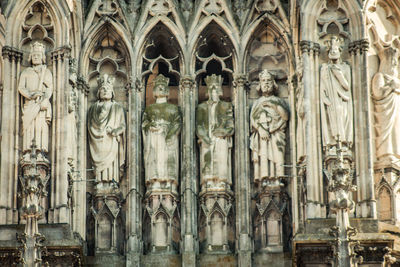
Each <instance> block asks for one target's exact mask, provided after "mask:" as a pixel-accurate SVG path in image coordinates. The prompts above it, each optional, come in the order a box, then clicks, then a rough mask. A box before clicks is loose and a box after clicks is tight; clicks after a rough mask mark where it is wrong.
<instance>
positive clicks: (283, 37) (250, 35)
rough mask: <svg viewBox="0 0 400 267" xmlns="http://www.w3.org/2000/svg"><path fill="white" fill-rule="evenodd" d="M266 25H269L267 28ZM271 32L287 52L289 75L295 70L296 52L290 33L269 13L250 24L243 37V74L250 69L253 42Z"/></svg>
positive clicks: (241, 56) (241, 55)
mask: <svg viewBox="0 0 400 267" xmlns="http://www.w3.org/2000/svg"><path fill="white" fill-rule="evenodd" d="M265 25H268V26H267V27H266V26H265ZM266 31H270V32H271V33H272V34H274V35H275V36H276V37H278V38H279V40H280V41H281V43H282V48H283V50H284V51H285V52H286V64H287V66H288V67H289V72H288V73H287V74H288V75H289V74H290V72H291V70H293V69H294V64H295V62H294V51H293V46H292V45H291V39H290V37H289V35H288V32H287V31H286V30H285V28H284V26H283V25H282V24H281V23H279V21H277V20H276V18H275V17H273V16H271V15H269V14H268V13H265V14H263V15H262V16H260V17H259V18H257V20H255V21H253V22H252V23H250V24H249V25H248V26H247V27H246V28H245V29H244V30H243V33H244V34H243V36H242V39H241V45H240V46H241V47H242V50H241V53H240V58H241V59H242V60H241V61H242V62H244V64H242V67H243V70H242V72H248V69H249V66H248V64H249V56H250V53H249V52H250V51H249V50H250V48H251V45H252V42H253V41H254V40H255V39H256V38H257V37H258V36H260V35H261V34H262V33H263V32H266Z"/></svg>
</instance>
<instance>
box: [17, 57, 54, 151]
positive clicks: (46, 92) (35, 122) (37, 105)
mask: <svg viewBox="0 0 400 267" xmlns="http://www.w3.org/2000/svg"><path fill="white" fill-rule="evenodd" d="M18 91H19V93H20V94H21V95H22V96H23V99H22V103H23V105H22V151H23V152H25V151H29V150H30V149H31V145H32V140H33V139H35V144H36V147H37V149H38V150H40V151H43V152H46V153H47V152H48V151H49V128H50V127H49V124H50V122H51V117H52V113H51V104H50V97H51V95H52V94H53V75H52V74H51V72H50V70H49V69H47V67H46V65H39V66H35V67H29V68H26V69H25V70H24V71H22V73H21V77H20V79H19V84H18ZM34 93H40V94H41V95H42V96H39V97H38V98H36V99H33V98H32V94H34Z"/></svg>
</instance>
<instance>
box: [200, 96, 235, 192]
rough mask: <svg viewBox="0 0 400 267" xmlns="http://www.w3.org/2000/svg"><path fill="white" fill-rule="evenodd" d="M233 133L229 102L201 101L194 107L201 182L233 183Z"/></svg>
mask: <svg viewBox="0 0 400 267" xmlns="http://www.w3.org/2000/svg"><path fill="white" fill-rule="evenodd" d="M233 133H234V122H233V110H232V104H231V103H228V102H224V101H218V102H211V101H207V102H204V103H201V104H200V105H199V106H198V107H197V110H196V135H197V137H198V138H199V143H200V182H201V185H204V184H205V183H207V182H208V181H213V182H217V183H219V182H223V183H226V184H228V185H231V184H232V174H231V149H232V135H233Z"/></svg>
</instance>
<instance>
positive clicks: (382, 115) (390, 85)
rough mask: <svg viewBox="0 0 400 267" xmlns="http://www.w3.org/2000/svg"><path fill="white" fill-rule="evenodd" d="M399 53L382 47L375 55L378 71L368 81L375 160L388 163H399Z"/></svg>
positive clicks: (390, 48) (394, 49) (393, 49)
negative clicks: (373, 118)
mask: <svg viewBox="0 0 400 267" xmlns="http://www.w3.org/2000/svg"><path fill="white" fill-rule="evenodd" d="M398 58H399V50H398V49H396V48H393V47H385V48H384V49H383V50H382V51H380V53H379V59H380V65H379V71H378V72H377V73H376V74H375V75H374V77H373V79H372V94H373V99H374V103H375V125H376V126H375V129H376V157H377V159H378V160H380V161H388V163H395V162H398V161H399V159H400V79H399V75H398V65H399V64H398Z"/></svg>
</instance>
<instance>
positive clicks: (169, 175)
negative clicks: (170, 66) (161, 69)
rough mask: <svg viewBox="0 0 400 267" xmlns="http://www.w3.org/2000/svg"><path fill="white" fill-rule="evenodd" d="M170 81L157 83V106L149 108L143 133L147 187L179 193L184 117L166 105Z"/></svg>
mask: <svg viewBox="0 0 400 267" xmlns="http://www.w3.org/2000/svg"><path fill="white" fill-rule="evenodd" d="M168 82H169V79H168V78H166V77H164V76H163V75H162V74H160V75H158V76H157V77H156V79H155V80H154V89H153V92H154V97H155V98H156V103H155V104H152V105H150V106H148V107H146V109H145V111H144V114H143V120H142V121H143V122H142V132H143V146H144V165H145V172H146V185H147V186H149V185H150V187H152V188H154V189H156V188H160V187H161V186H162V187H166V188H170V187H172V190H173V191H175V192H176V188H177V185H178V174H179V139H178V136H179V133H180V131H181V121H182V116H181V113H180V110H179V108H178V106H176V105H173V104H169V103H167V98H168V95H169V88H168Z"/></svg>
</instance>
